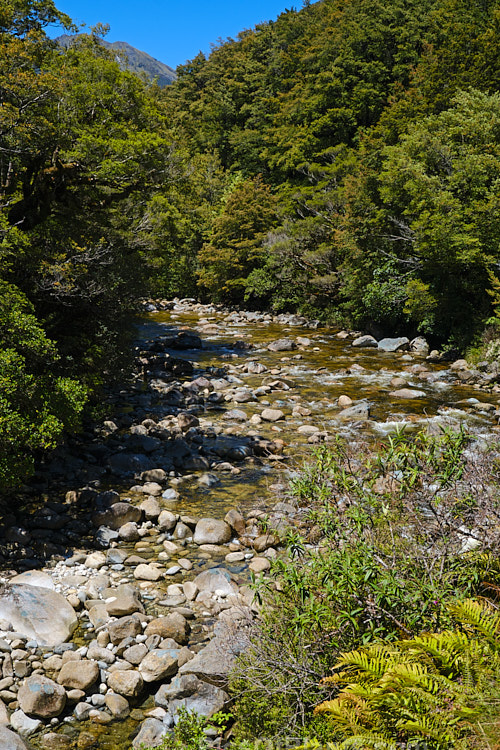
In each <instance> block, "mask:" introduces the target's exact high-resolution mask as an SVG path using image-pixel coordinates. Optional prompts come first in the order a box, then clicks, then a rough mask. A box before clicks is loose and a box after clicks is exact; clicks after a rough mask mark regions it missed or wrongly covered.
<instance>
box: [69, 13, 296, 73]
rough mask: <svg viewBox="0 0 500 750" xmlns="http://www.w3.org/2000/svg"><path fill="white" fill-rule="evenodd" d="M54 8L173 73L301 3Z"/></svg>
mask: <svg viewBox="0 0 500 750" xmlns="http://www.w3.org/2000/svg"><path fill="white" fill-rule="evenodd" d="M56 7H57V8H58V9H59V10H61V11H63V12H64V13H67V14H68V15H69V16H71V18H72V19H73V20H74V21H75V22H76V23H86V24H87V26H93V25H94V24H96V23H98V22H101V23H108V24H109V25H110V26H111V30H110V33H109V34H108V36H107V37H106V39H107V40H108V41H110V42H116V41H120V42H128V43H129V44H131V45H132V46H133V47H137V49H140V50H142V51H143V52H147V53H148V54H149V55H152V56H153V57H156V59H157V60H161V62H164V63H166V64H167V65H170V66H171V67H172V68H175V67H176V66H177V65H180V64H182V63H184V62H185V61H186V60H190V59H192V58H193V57H195V56H196V55H197V54H198V52H199V51H200V50H201V51H202V52H205V53H206V54H208V53H209V52H210V45H211V44H212V43H216V42H217V41H218V40H219V39H220V38H222V39H226V38H227V37H234V36H236V34H237V33H238V31H242V30H243V29H249V28H253V27H254V26H255V25H256V24H258V23H260V22H261V21H269V20H271V19H272V20H274V19H276V18H277V16H278V15H279V14H280V13H282V12H283V11H284V10H285V9H286V8H296V9H300V8H301V7H302V0H295V1H292V2H288V3H286V2H283V0H248V1H247V2H245V0H232V1H231V0H204V1H203V0H189V2H186V1H185V0H184V2H182V0H181V1H180V2H179V0H175V1H174V0H141V1H140V2H138V0H56ZM57 33H60V32H57ZM57 33H56V34H55V35H57Z"/></svg>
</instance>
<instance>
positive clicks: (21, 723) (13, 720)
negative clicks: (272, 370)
mask: <svg viewBox="0 0 500 750" xmlns="http://www.w3.org/2000/svg"><path fill="white" fill-rule="evenodd" d="M10 725H11V727H12V729H14V730H15V731H16V732H17V733H18V734H20V735H21V737H29V736H30V734H33V733H34V732H37V731H38V730H39V729H40V727H41V726H42V722H41V721H40V719H32V718H30V717H29V716H27V715H26V714H25V713H24V711H22V710H21V709H20V708H19V709H18V710H17V711H14V713H13V714H12V716H11V717H10ZM3 728H4V727H2V729H3ZM0 736H1V735H0ZM21 747H26V745H24V744H23V745H22V746H21ZM2 750H3V748H2Z"/></svg>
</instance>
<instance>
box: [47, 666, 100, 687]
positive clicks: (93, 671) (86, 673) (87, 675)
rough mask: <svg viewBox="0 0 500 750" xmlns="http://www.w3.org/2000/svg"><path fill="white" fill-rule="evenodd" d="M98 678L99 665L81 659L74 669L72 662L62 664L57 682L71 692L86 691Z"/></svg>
mask: <svg viewBox="0 0 500 750" xmlns="http://www.w3.org/2000/svg"><path fill="white" fill-rule="evenodd" d="M98 678H99V665H98V663H97V662H96V661H91V660H89V659H82V660H81V661H79V662H78V665H77V666H76V667H75V663H74V662H72V661H68V662H66V664H63V666H62V668H61V671H60V672H59V677H58V678H57V681H58V683H59V684H60V685H64V687H66V688H69V689H73V690H84V691H87V690H88V689H89V688H90V687H91V686H92V685H93V684H94V683H95V682H97V680H98Z"/></svg>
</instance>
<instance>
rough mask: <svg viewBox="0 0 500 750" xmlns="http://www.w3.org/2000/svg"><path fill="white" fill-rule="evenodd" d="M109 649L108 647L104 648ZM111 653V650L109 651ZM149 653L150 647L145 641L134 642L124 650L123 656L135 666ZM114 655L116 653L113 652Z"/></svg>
mask: <svg viewBox="0 0 500 750" xmlns="http://www.w3.org/2000/svg"><path fill="white" fill-rule="evenodd" d="M104 650H105V651H107V649H104ZM108 653H109V651H108ZM147 653H148V647H147V646H146V645H145V644H144V643H134V645H133V646H129V647H128V648H126V649H125V651H124V652H123V658H124V659H125V660H126V661H128V662H129V663H130V664H133V665H134V666H138V665H139V664H140V663H141V661H142V660H143V659H144V657H145V656H146V654H147ZM112 656H114V654H112Z"/></svg>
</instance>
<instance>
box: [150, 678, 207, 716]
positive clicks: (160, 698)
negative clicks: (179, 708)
mask: <svg viewBox="0 0 500 750" xmlns="http://www.w3.org/2000/svg"><path fill="white" fill-rule="evenodd" d="M201 684H202V683H201V681H200V680H199V679H198V678H197V677H195V676H194V674H185V675H182V676H181V677H174V679H173V680H171V681H170V682H168V683H163V684H162V685H161V686H160V688H159V690H158V692H157V693H156V695H155V705H157V706H160V707H161V708H165V709H168V705H169V702H170V701H172V700H175V699H178V698H187V697H188V696H189V695H193V693H195V692H196V690H198V688H199V687H200V685H201Z"/></svg>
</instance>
